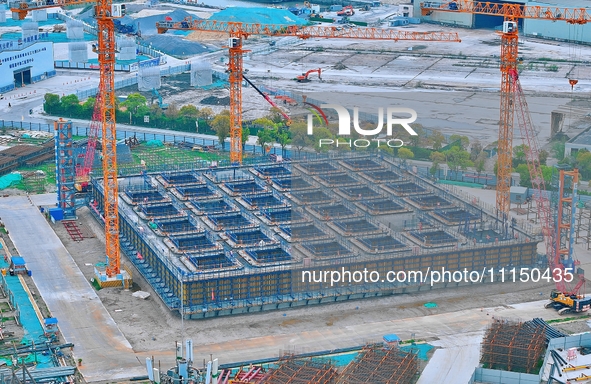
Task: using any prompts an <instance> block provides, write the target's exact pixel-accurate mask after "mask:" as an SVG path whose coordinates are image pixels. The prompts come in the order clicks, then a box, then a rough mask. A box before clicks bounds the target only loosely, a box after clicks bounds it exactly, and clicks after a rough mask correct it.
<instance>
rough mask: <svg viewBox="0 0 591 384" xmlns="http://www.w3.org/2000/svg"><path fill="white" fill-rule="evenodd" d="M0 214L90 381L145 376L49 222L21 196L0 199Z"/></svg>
mask: <svg viewBox="0 0 591 384" xmlns="http://www.w3.org/2000/svg"><path fill="white" fill-rule="evenodd" d="M33 199H34V202H35V203H36V204H43V205H45V204H47V203H53V202H55V194H50V195H44V196H39V197H37V196H35V197H33ZM0 217H2V221H3V222H4V223H5V225H6V228H7V229H8V231H9V233H10V238H11V239H12V241H13V242H14V245H15V247H16V249H17V250H18V252H19V254H20V255H22V256H23V257H24V258H25V261H26V262H27V267H28V268H29V269H30V270H31V271H32V272H33V280H34V282H35V285H36V286H37V288H38V289H39V292H40V294H41V296H42V297H43V300H45V303H46V304H47V306H48V308H49V310H50V311H51V313H52V315H53V316H54V317H56V318H58V319H59V325H60V329H61V332H62V334H63V335H64V338H65V339H66V342H69V343H74V344H75V348H74V355H75V358H76V359H78V358H81V359H82V362H83V366H82V367H81V371H82V374H83V375H84V377H85V379H86V380H87V381H88V382H96V381H102V380H117V379H122V378H129V377H131V376H139V375H145V372H146V371H145V368H144V367H143V366H142V365H140V363H139V362H138V360H137V359H136V357H135V355H134V352H133V350H132V348H131V345H130V344H129V342H128V341H127V339H126V338H125V336H124V335H123V333H121V331H120V329H119V327H118V326H117V324H115V322H114V321H113V319H112V318H111V315H110V314H109V313H108V312H107V310H106V309H105V307H104V306H103V304H102V302H101V301H100V299H99V297H98V296H97V294H96V292H95V291H94V289H93V288H92V287H91V286H90V283H89V282H88V281H86V279H85V278H84V276H83V275H82V272H80V269H79V268H78V266H77V265H76V263H75V262H74V259H73V258H72V256H71V255H70V254H69V253H68V251H67V250H66V248H65V247H64V246H63V244H62V243H61V241H60V240H59V238H58V237H57V235H56V234H55V232H54V231H53V230H52V228H51V227H50V226H49V224H48V223H47V221H46V220H45V219H44V217H43V215H42V214H41V213H40V212H39V209H38V208H37V207H36V206H35V205H33V204H31V203H30V202H29V200H28V199H27V198H26V197H24V196H13V197H4V198H0Z"/></svg>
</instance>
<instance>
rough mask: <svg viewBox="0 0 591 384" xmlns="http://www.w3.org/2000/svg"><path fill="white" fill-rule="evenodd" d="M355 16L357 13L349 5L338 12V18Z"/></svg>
mask: <svg viewBox="0 0 591 384" xmlns="http://www.w3.org/2000/svg"><path fill="white" fill-rule="evenodd" d="M354 14H355V11H354V10H353V6H352V5H347V6H346V7H343V9H341V10H340V11H338V12H337V16H353V15H354Z"/></svg>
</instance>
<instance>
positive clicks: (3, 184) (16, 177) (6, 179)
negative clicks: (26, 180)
mask: <svg viewBox="0 0 591 384" xmlns="http://www.w3.org/2000/svg"><path fill="white" fill-rule="evenodd" d="M22 179H23V176H22V175H21V174H20V173H9V174H8V175H4V176H2V177H0V189H6V188H9V187H11V186H13V185H16V184H18V183H20V182H21V180H22Z"/></svg>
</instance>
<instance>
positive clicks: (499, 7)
mask: <svg viewBox="0 0 591 384" xmlns="http://www.w3.org/2000/svg"><path fill="white" fill-rule="evenodd" d="M420 7H421V14H422V15H423V16H430V15H431V14H433V13H435V12H466V13H472V14H477V15H490V16H502V17H504V22H503V30H502V32H501V33H500V35H501V108H500V119H499V140H498V161H497V164H498V167H497V198H496V206H497V209H498V211H499V212H500V214H501V215H503V216H508V215H509V208H510V188H511V172H512V168H513V160H512V158H513V120H512V119H513V116H512V114H511V111H512V110H513V105H512V103H513V100H512V97H513V96H512V92H511V87H512V85H511V75H510V72H511V71H512V70H516V69H517V65H518V62H519V56H518V29H517V21H518V20H519V19H538V20H551V21H553V22H555V21H565V22H567V23H569V24H586V23H588V22H590V21H591V13H589V12H586V11H585V9H584V8H560V7H556V6H539V5H524V4H515V3H497V2H481V1H472V0H455V1H447V2H446V1H444V2H423V3H421V4H420ZM571 84H572V82H571Z"/></svg>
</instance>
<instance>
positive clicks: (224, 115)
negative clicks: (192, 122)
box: [211, 110, 230, 149]
mask: <svg viewBox="0 0 591 384" xmlns="http://www.w3.org/2000/svg"><path fill="white" fill-rule="evenodd" d="M211 128H212V129H213V130H214V131H215V133H216V135H217V137H218V140H219V141H220V144H221V145H222V149H225V148H226V139H227V138H228V136H229V135H230V112H229V111H228V110H224V111H222V112H220V113H219V114H218V115H217V116H216V117H214V118H213V121H212V122H211Z"/></svg>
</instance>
